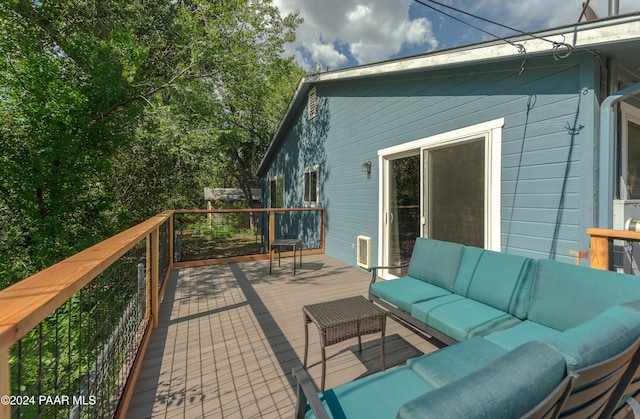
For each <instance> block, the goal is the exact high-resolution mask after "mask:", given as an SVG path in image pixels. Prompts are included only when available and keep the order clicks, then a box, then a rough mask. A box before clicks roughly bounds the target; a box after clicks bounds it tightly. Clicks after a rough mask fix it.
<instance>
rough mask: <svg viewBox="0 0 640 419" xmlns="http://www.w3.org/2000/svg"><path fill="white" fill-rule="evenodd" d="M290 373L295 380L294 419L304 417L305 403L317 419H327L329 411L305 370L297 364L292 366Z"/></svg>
mask: <svg viewBox="0 0 640 419" xmlns="http://www.w3.org/2000/svg"><path fill="white" fill-rule="evenodd" d="M291 374H292V375H293V378H294V379H295V380H296V396H297V401H296V416H295V417H296V419H302V418H304V417H305V413H306V410H307V403H308V404H309V407H310V408H311V411H312V412H313V414H314V415H315V416H316V418H317V419H329V413H328V412H327V410H326V409H325V408H324V405H323V404H322V401H321V400H320V397H318V388H317V387H316V385H315V384H314V382H313V380H311V377H310V376H309V373H308V372H307V370H305V369H304V368H302V367H300V366H298V367H295V368H293V370H292V371H291Z"/></svg>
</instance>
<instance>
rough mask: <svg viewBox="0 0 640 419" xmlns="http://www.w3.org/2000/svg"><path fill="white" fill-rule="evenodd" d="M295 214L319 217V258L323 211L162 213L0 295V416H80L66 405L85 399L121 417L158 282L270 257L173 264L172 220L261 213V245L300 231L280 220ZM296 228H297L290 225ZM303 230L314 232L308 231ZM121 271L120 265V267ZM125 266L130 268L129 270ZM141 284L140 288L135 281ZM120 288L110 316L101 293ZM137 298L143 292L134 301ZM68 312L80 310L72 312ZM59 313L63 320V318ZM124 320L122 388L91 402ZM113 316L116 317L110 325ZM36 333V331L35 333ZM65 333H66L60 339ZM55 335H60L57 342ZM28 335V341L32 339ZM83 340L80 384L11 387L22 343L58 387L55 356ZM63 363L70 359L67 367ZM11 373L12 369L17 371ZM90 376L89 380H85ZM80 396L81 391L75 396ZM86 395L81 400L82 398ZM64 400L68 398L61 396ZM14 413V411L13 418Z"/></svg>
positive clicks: (151, 322) (153, 319) (152, 322)
mask: <svg viewBox="0 0 640 419" xmlns="http://www.w3.org/2000/svg"><path fill="white" fill-rule="evenodd" d="M301 211H307V212H312V214H316V215H317V216H316V217H311V218H313V219H314V220H316V219H317V220H319V225H318V226H317V227H316V228H317V229H318V230H319V231H316V232H315V233H314V234H315V235H316V236H317V237H316V241H317V242H318V243H317V248H314V249H308V250H306V251H305V252H307V253H323V252H324V237H325V233H324V230H325V225H326V219H325V211H324V209H318V208H304V209H301V208H286V209H285V208H278V209H250V210H209V211H207V210H204V211H202V210H193V211H184V210H183V211H167V212H164V213H162V214H159V215H157V216H155V217H152V218H150V219H148V220H146V221H144V222H142V223H141V224H139V225H137V226H135V227H132V228H130V229H128V230H126V231H124V232H122V233H120V234H117V235H115V236H113V237H111V238H109V239H107V240H105V241H103V242H101V243H99V244H96V245H95V246H93V247H90V248H88V249H86V250H84V251H82V252H80V253H78V254H76V255H74V256H72V257H70V258H68V259H66V260H64V261H62V262H60V263H57V264H55V265H53V266H51V267H49V268H47V269H45V270H43V271H41V272H39V273H37V274H35V275H33V276H31V277H29V278H27V279H25V280H23V281H21V282H18V283H16V284H14V285H12V286H10V287H8V288H6V289H4V290H2V291H0V310H1V311H0V397H2V399H1V400H0V419H4V418H9V417H11V416H12V415H14V416H18V417H19V416H21V412H23V413H22V415H23V416H25V417H27V416H30V415H31V414H33V413H34V412H35V413H37V414H38V415H44V416H46V417H58V416H60V417H62V416H64V417H67V416H73V415H74V414H76V413H78V412H77V411H75V412H74V411H73V409H81V408H82V406H77V405H76V406H74V407H70V406H69V405H68V404H69V403H76V404H82V403H84V402H89V404H93V403H107V404H111V405H115V407H112V406H110V407H107V409H111V410H108V411H109V412H110V413H109V414H108V416H111V415H114V416H119V417H120V416H123V415H124V414H125V413H126V408H127V406H128V400H129V398H130V395H131V392H132V390H133V385H134V384H135V380H136V376H137V368H138V366H137V365H136V364H137V363H138V361H139V360H140V359H141V355H142V354H144V350H145V348H146V344H147V342H148V338H149V335H150V331H151V329H152V328H154V327H156V326H157V322H158V308H159V302H160V301H161V299H162V293H163V291H164V285H166V283H167V281H166V279H167V278H168V277H169V274H170V272H171V270H172V269H173V268H174V267H179V266H188V265H193V264H196V265H197V264H208V263H223V262H229V261H239V260H251V259H260V258H268V254H267V253H266V252H265V250H264V248H263V249H261V251H262V253H259V254H255V255H248V256H243V257H241V258H237V257H235V258H218V259H215V260H197V261H190V262H176V263H174V259H175V255H176V251H175V249H174V238H175V237H176V227H175V226H174V223H175V222H176V220H177V218H176V217H181V216H186V215H189V214H196V215H201V216H205V217H206V216H207V215H208V214H216V213H217V214H233V213H235V214H243V213H244V214H246V213H253V214H260V215H264V216H265V217H266V219H267V223H265V224H267V226H268V230H267V232H266V234H265V233H264V232H261V235H263V236H265V235H266V236H267V237H266V240H268V241H271V240H274V239H275V238H279V237H278V235H279V234H287V233H291V232H292V231H289V230H288V229H290V230H295V229H296V228H298V229H299V228H300V227H301V226H300V224H299V220H298V219H296V218H287V219H285V218H282V219H281V220H278V214H281V215H282V214H284V215H286V214H289V215H291V214H296V213H300V214H302V213H301ZM279 221H282V223H283V225H279ZM314 222H316V221H314ZM296 223H298V224H297V225H296ZM311 224H313V223H311ZM307 227H308V228H313V226H311V227H310V226H307ZM145 247H146V255H145V250H144V249H145ZM136 249H138V250H136ZM134 250H135V251H136V252H137V253H135V254H132V253H131V252H133V251H134ZM120 266H125V268H122V267H120ZM131 266H133V271H132V268H131ZM114 267H115V273H109V274H107V272H111V270H113V269H114ZM141 270H142V271H141ZM136 271H137V273H136ZM161 273H162V274H163V278H159V276H160V274H161ZM105 276H106V277H105ZM119 277H133V278H136V279H134V280H133V281H131V280H128V281H129V282H133V284H130V283H128V284H124V285H121V284H117V285H114V283H113V279H115V278H119ZM141 278H142V279H141ZM141 281H143V282H144V283H141ZM121 286H122V287H124V286H126V287H128V288H130V289H133V293H134V297H133V298H131V302H128V300H127V302H126V304H125V305H126V307H125V308H124V309H123V310H122V312H121V313H119V312H114V311H115V310H113V309H112V307H111V306H110V303H109V302H106V301H101V300H102V298H101V295H102V294H100V293H102V292H105V291H108V292H110V293H111V294H116V296H115V297H110V298H115V299H118V300H119V299H123V300H124V298H119V297H118V292H119V288H118V287H121ZM87 288H91V289H92V291H91V292H96V294H90V293H89V291H85V290H86V289H87ZM83 293H84V294H83ZM136 293H140V294H142V295H141V296H140V297H138V296H137V294H136ZM127 298H129V297H127ZM136 299H138V300H140V301H141V303H140V305H139V306H136V307H134V306H135V305H136V304H137V301H134V300H136ZM94 303H95V304H103V305H104V306H103V307H102V308H95V307H96V306H93V305H90V304H94ZM134 303H136V304H134ZM87 307H89V308H87ZM135 310H141V311H142V313H141V314H140V318H138V317H135V315H136V314H135ZM72 311H73V312H80V313H79V314H71V313H72ZM83 311H89V312H90V313H87V314H86V315H85V314H84V313H83ZM58 313H61V314H58ZM132 313H133V314H132ZM64 316H68V317H66V318H65V317H64ZM107 317H108V319H107ZM59 318H62V320H59ZM130 318H133V319H134V320H133V322H134V323H139V325H136V324H134V326H133V329H134V333H135V334H137V335H142V336H141V337H140V338H135V339H133V340H134V341H135V342H134V343H131V342H125V345H129V346H126V347H127V348H128V347H130V346H131V345H135V347H133V348H131V352H135V353H134V354H126V355H127V356H126V358H127V361H126V364H127V365H126V366H125V365H122V366H118V365H116V366H115V370H114V369H112V370H110V371H109V372H108V373H106V374H110V375H114V376H118V377H117V378H118V379H122V375H123V374H124V375H125V377H124V380H125V383H124V385H120V384H115V385H114V384H110V386H111V387H113V388H111V387H110V389H109V390H108V392H110V393H108V396H106V397H104V398H105V399H109V400H95V398H94V399H91V398H90V397H94V396H91V394H92V393H91V392H92V391H94V389H93V387H91V386H93V385H94V384H95V383H94V381H96V380H95V379H94V378H93V376H95V375H98V372H100V371H99V370H100V369H101V368H103V364H104V363H105V362H106V361H105V358H106V357H107V355H108V352H116V353H117V352H119V351H118V350H116V351H113V350H112V349H111V348H112V341H113V340H114V339H115V338H116V337H117V336H115V335H116V334H118V333H120V331H121V330H123V328H124V326H123V322H125V320H129V319H130ZM87 319H89V320H90V322H91V324H90V325H89V327H88V328H87V326H85V325H84V323H87ZM113 319H115V323H114V321H113ZM107 320H109V321H110V322H111V323H112V325H111V326H110V327H111V329H105V330H103V331H100V332H98V334H99V335H100V336H98V337H94V336H87V335H90V334H91V333H94V331H93V326H94V325H95V326H96V327H99V326H100V324H101V323H102V322H103V321H104V322H105V323H108V322H109V321H107ZM59 323H62V324H63V327H61V329H60V330H61V331H60V332H58V329H56V331H55V332H53V333H51V332H50V331H49V329H50V328H51V327H56V328H57V327H58V324H59ZM81 323H82V326H81V327H80V329H81V330H80V331H79V332H77V331H72V329H73V327H78V326H77V325H78V324H81ZM43 325H44V326H43ZM52 325H54V326H52ZM38 330H39V332H37V331H38ZM34 332H36V333H34ZM38 333H39V335H38ZM47 333H49V335H50V336H49V339H53V340H54V342H53V343H49V342H47V341H46V338H43V335H44V334H47ZM63 334H64V336H62V335H63ZM33 335H35V336H33ZM59 335H61V336H60V337H59ZM26 337H28V338H29V339H28V340H29V345H26V344H24V345H23V344H22V342H23V340H25V339H26ZM32 337H33V338H34V339H31V338H32ZM58 339H59V340H60V341H63V340H64V341H65V342H58V341H57V340H58ZM72 339H76V340H77V341H73V342H71V340H72ZM88 340H91V342H90V343H92V344H93V345H94V346H97V349H95V350H94V352H95V353H92V354H89V355H85V357H86V358H87V359H91V362H92V363H93V365H80V366H77V367H76V368H77V369H78V371H76V372H75V375H78V376H79V377H80V378H79V379H78V380H79V381H81V382H79V383H73V384H72V385H69V384H68V383H67V384H66V387H60V388H54V389H48V388H43V386H42V383H41V380H42V378H41V377H40V378H37V379H36V381H37V382H38V384H37V385H35V386H34V388H35V389H34V390H33V392H32V393H30V394H26V393H25V390H24V387H25V386H24V385H19V386H17V387H19V388H16V380H17V379H16V375H18V374H20V373H22V374H28V372H27V373H25V370H26V369H27V368H21V366H20V365H16V364H19V363H20V362H22V359H23V354H22V352H23V349H22V347H23V346H25V347H26V346H31V342H32V341H34V342H35V343H34V346H38V345H40V349H35V352H36V354H35V356H36V357H37V356H38V352H39V353H40V365H39V366H37V367H36V368H37V373H39V374H40V375H41V376H44V375H45V372H44V368H43V365H42V364H47V363H51V362H54V363H55V364H56V365H55V366H54V367H53V370H54V372H55V374H56V379H55V381H56V382H57V381H58V380H59V379H60V380H66V381H70V379H69V378H68V377H57V376H58V375H62V376H64V375H65V371H67V370H68V369H70V368H71V367H70V366H69V365H70V364H71V362H72V361H71V360H68V361H60V360H59V359H58V358H60V357H59V356H58V355H59V354H61V353H63V352H64V355H65V356H68V357H69V358H71V357H72V356H74V355H75V354H69V352H73V351H75V350H79V349H78V348H82V347H84V345H85V344H86V343H87V341H88ZM96 342H98V343H96ZM105 342H106V343H105ZM57 344H60V345H65V348H63V349H57V348H54V349H51V348H50V346H56V345H57ZM45 345H48V346H47V348H46V351H53V354H54V356H49V359H47V360H46V362H43V361H42V353H43V352H45V350H43V349H42V347H43V346H45ZM17 348H19V349H17ZM127 350H128V349H127ZM25 351H26V349H25ZM65 351H66V352H65ZM117 355H122V354H117ZM65 362H68V364H69V365H67V364H66V363H65ZM73 362H76V363H77V362H78V361H77V360H75V359H74V360H73ZM116 362H120V361H116ZM58 363H61V365H58ZM16 370H17V371H18V372H17V373H16ZM35 374H36V373H34V375H35ZM90 376H91V380H90V379H89V377H90ZM87 381H92V384H91V386H90V385H89V384H87ZM73 386H75V387H73ZM72 388H75V389H76V390H77V391H78V394H65V391H66V392H69V391H74V390H69V389H72ZM42 392H44V393H42ZM81 392H82V394H80V393H81ZM45 393H46V394H45ZM112 393H113V394H112ZM99 394H105V393H99ZM41 396H47V397H55V396H60V399H58V400H55V399H53V400H46V399H40V397H41ZM76 396H77V400H73V399H72V398H75V397H76ZM85 396H86V397H87V399H85V398H84V397H85ZM65 397H66V398H68V399H65ZM114 398H115V399H114ZM56 401H61V402H62V406H60V405H55V406H54V407H53V408H52V407H51V406H50V405H49V404H50V403H52V404H55V402H56ZM18 402H22V403H24V404H25V405H27V406H25V405H23V407H24V409H22V410H20V407H16V404H17V403H18ZM38 403H43V404H46V405H47V406H35V407H34V406H33V405H34V404H38ZM65 403H66V405H65ZM28 405H30V406H28ZM16 411H17V412H18V413H17V414H16ZM12 412H13V413H12ZM100 412H103V410H100ZM100 415H101V416H104V414H103V413H100ZM85 416H86V414H85Z"/></svg>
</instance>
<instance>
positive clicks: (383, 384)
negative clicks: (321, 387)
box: [306, 365, 433, 419]
mask: <svg viewBox="0 0 640 419" xmlns="http://www.w3.org/2000/svg"><path fill="white" fill-rule="evenodd" d="M432 389H433V387H431V386H429V385H428V384H427V383H426V382H425V381H424V380H422V379H421V378H420V377H418V375H416V374H415V373H414V372H413V371H411V370H410V369H409V368H408V367H406V366H404V365H403V366H400V367H396V368H392V369H390V370H387V371H383V372H380V373H377V374H373V375H370V376H367V377H363V378H359V379H357V380H355V381H352V382H350V383H347V384H344V385H341V386H338V387H335V388H333V389H330V390H326V391H324V392H322V393H319V396H320V400H322V404H323V405H324V407H325V409H326V410H327V412H329V415H330V417H332V418H335V419H343V418H376V417H377V418H392V417H394V416H395V414H396V413H397V411H398V409H399V408H400V406H402V404H404V403H405V402H407V401H409V400H412V399H414V398H416V397H418V396H419V395H421V394H424V393H426V392H428V391H430V390H432ZM306 417H307V418H313V417H315V415H314V414H313V412H312V411H311V410H308V411H307V414H306Z"/></svg>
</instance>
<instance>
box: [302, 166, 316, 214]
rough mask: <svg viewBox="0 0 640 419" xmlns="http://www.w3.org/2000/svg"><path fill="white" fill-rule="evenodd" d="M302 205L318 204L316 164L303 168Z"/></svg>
mask: <svg viewBox="0 0 640 419" xmlns="http://www.w3.org/2000/svg"><path fill="white" fill-rule="evenodd" d="M302 205H303V206H305V207H317V206H318V166H313V167H307V168H306V169H304V176H303V179H302Z"/></svg>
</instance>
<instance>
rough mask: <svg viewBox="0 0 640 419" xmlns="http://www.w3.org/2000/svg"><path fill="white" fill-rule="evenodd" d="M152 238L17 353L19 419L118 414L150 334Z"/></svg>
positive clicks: (13, 354) (14, 383) (15, 408)
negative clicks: (147, 275)
mask: <svg viewBox="0 0 640 419" xmlns="http://www.w3.org/2000/svg"><path fill="white" fill-rule="evenodd" d="M145 259H146V240H142V241H141V242H139V243H138V244H137V245H136V246H135V247H133V248H132V249H131V250H130V251H128V252H127V253H126V254H125V255H124V256H122V257H121V258H120V259H119V260H118V261H116V262H115V263H114V264H112V265H111V266H110V267H108V268H107V269H106V270H105V271H104V272H103V273H101V274H100V275H98V276H97V277H96V278H95V279H94V280H93V281H91V282H90V283H89V284H87V285H86V286H85V287H84V288H82V289H81V290H80V291H78V292H77V293H76V294H74V295H73V296H72V297H71V298H70V299H69V300H68V301H67V302H66V303H64V304H63V305H62V306H61V307H59V308H58V309H57V310H56V311H55V312H53V313H52V314H51V315H50V316H48V317H47V318H46V319H45V320H44V321H42V322H41V323H40V325H39V326H37V327H36V328H34V329H33V330H32V331H30V332H29V333H28V334H27V335H25V336H24V337H23V338H22V339H20V340H19V341H18V342H17V343H16V344H15V345H13V346H12V347H11V350H10V355H9V357H10V360H9V363H10V367H11V395H12V402H13V403H12V409H11V410H12V417H16V418H20V417H22V418H34V417H45V418H58V417H60V418H61V417H73V418H76V417H78V418H95V417H112V416H113V415H114V413H115V412H116V409H117V406H118V403H119V400H120V395H121V393H122V391H123V389H124V387H125V384H126V381H127V379H128V376H129V373H130V370H131V367H132V365H133V362H134V359H135V357H136V356H137V353H138V349H139V347H140V345H141V342H142V339H143V336H144V331H145V329H146V320H145V319H146V310H147V301H146V298H147V297H146V280H145V271H146V260H145Z"/></svg>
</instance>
